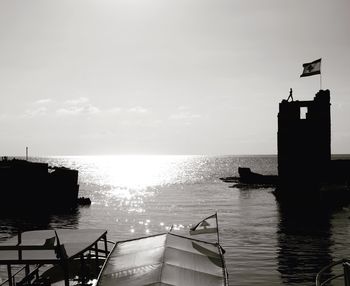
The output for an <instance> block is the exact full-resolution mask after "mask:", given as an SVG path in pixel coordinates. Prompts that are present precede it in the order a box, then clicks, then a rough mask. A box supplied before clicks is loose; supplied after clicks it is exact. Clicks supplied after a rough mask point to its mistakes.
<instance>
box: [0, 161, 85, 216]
mask: <svg viewBox="0 0 350 286" xmlns="http://www.w3.org/2000/svg"><path fill="white" fill-rule="evenodd" d="M78 192H79V185H78V171H77V170H72V169H68V168H64V167H52V168H50V167H49V166H48V164H46V163H35V162H29V161H26V160H17V159H12V160H8V159H7V158H6V157H5V158H3V159H2V160H1V161H0V199H1V209H0V212H22V211H23V212H28V211H30V213H33V212H43V211H52V210H67V209H70V208H72V207H74V206H75V205H76V204H77V202H78Z"/></svg>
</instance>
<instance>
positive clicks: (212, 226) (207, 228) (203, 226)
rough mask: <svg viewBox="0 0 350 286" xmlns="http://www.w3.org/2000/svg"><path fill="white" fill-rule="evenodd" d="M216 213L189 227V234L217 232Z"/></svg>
mask: <svg viewBox="0 0 350 286" xmlns="http://www.w3.org/2000/svg"><path fill="white" fill-rule="evenodd" d="M217 232H218V225H217V214H216V213H215V214H213V215H211V216H209V217H207V218H206V219H204V220H202V221H200V222H199V223H197V224H196V225H195V226H194V227H192V228H191V229H190V235H196V234H202V233H217Z"/></svg>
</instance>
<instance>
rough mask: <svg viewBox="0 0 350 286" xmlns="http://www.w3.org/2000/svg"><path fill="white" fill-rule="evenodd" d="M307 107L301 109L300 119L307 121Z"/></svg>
mask: <svg viewBox="0 0 350 286" xmlns="http://www.w3.org/2000/svg"><path fill="white" fill-rule="evenodd" d="M306 115H307V107H300V119H306Z"/></svg>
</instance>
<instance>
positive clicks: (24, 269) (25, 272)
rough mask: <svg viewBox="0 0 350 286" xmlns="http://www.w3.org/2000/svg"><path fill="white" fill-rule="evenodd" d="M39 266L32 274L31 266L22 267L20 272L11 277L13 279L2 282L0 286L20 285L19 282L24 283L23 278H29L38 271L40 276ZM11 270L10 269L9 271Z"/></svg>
mask: <svg viewBox="0 0 350 286" xmlns="http://www.w3.org/2000/svg"><path fill="white" fill-rule="evenodd" d="M38 269H39V266H38V267H36V268H35V269H34V270H33V271H32V272H31V273H30V267H29V265H25V266H23V267H21V268H20V269H19V270H17V271H16V272H15V273H13V274H12V275H11V277H9V278H7V279H6V280H4V281H2V283H1V284H0V286H4V285H19V282H17V280H19V279H20V280H21V282H22V281H23V277H27V276H29V275H34V274H32V273H34V272H35V271H36V273H37V274H39V272H38ZM8 270H9V269H8ZM20 275H21V277H19V278H18V279H16V278H17V277H18V276H20Z"/></svg>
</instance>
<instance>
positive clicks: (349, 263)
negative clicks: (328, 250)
mask: <svg viewBox="0 0 350 286" xmlns="http://www.w3.org/2000/svg"><path fill="white" fill-rule="evenodd" d="M330 273H332V274H330ZM326 274H327V277H326ZM340 278H343V279H344V285H345V286H350V260H348V259H341V260H337V261H334V262H332V263H331V264H329V265H327V266H325V267H323V268H322V269H321V270H320V271H319V272H318V273H317V275H316V286H325V285H328V284H329V283H330V282H332V281H334V280H336V279H340Z"/></svg>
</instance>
